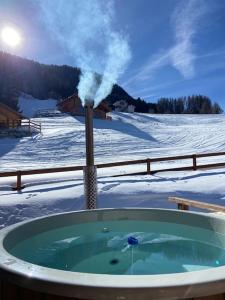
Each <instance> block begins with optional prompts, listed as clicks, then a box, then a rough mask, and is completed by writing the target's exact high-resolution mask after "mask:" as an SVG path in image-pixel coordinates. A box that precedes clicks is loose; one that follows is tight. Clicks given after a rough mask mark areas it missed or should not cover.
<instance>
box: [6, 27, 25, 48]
mask: <svg viewBox="0 0 225 300" xmlns="http://www.w3.org/2000/svg"><path fill="white" fill-rule="evenodd" d="M1 38H2V41H3V42H4V43H5V44H7V45H8V46H10V47H16V46H18V45H19V44H20V42H21V36H20V34H19V32H18V31H17V30H16V29H14V28H12V27H5V28H3V29H2V32H1Z"/></svg>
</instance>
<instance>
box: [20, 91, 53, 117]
mask: <svg viewBox="0 0 225 300" xmlns="http://www.w3.org/2000/svg"><path fill="white" fill-rule="evenodd" d="M18 102H19V108H20V111H21V113H22V115H23V116H24V117H26V118H32V117H34V116H35V114H36V113H37V111H38V110H42V109H52V110H54V109H56V104H57V100H55V99H47V100H40V99H36V98H33V97H32V96H30V95H27V94H24V93H21V95H20V96H19V101H18Z"/></svg>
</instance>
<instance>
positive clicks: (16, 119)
mask: <svg viewBox="0 0 225 300" xmlns="http://www.w3.org/2000/svg"><path fill="white" fill-rule="evenodd" d="M22 119H24V117H23V116H22V115H21V114H20V113H18V112H17V111H15V110H13V109H12V108H10V107H9V106H7V105H6V104H3V103H0V127H4V128H16V127H18V126H20V125H21V121H22Z"/></svg>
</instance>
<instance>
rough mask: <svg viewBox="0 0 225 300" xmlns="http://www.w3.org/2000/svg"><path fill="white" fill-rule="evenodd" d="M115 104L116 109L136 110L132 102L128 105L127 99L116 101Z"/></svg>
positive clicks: (124, 110)
mask: <svg viewBox="0 0 225 300" xmlns="http://www.w3.org/2000/svg"><path fill="white" fill-rule="evenodd" d="M113 106H114V107H115V111H119V112H128V113H133V112H134V111H135V106H134V105H132V104H131V105H128V103H127V101H126V100H119V101H116V102H115V103H114V104H113Z"/></svg>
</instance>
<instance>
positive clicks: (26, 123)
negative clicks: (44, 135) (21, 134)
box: [21, 119, 41, 133]
mask: <svg viewBox="0 0 225 300" xmlns="http://www.w3.org/2000/svg"><path fill="white" fill-rule="evenodd" d="M21 126H28V128H29V132H30V133H31V132H32V130H35V131H38V132H41V123H36V122H33V121H31V120H30V119H23V120H21Z"/></svg>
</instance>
